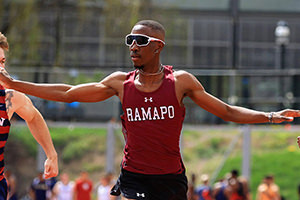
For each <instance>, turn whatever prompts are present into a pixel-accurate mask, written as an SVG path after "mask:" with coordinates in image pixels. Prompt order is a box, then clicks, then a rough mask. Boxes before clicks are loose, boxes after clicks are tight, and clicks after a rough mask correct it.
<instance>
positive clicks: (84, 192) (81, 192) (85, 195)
mask: <svg viewBox="0 0 300 200" xmlns="http://www.w3.org/2000/svg"><path fill="white" fill-rule="evenodd" d="M92 190H93V183H92V181H91V180H90V179H89V174H88V172H87V171H83V172H81V173H80V177H79V178H78V179H77V180H76V182H75V186H74V199H75V200H91V193H92Z"/></svg>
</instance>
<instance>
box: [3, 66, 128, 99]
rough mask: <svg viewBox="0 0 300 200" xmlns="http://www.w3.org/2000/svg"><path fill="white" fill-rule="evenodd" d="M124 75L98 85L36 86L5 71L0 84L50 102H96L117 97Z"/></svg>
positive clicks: (116, 73)
mask: <svg viewBox="0 0 300 200" xmlns="http://www.w3.org/2000/svg"><path fill="white" fill-rule="evenodd" d="M125 78H126V73H123V72H115V73H113V74H111V75H109V76H107V77H106V78H104V79H103V80H102V81H100V82H98V83H87V84H80V85H76V86H72V85H67V84H38V83H31V82H27V81H20V80H15V79H13V78H11V77H10V76H9V74H8V73H7V72H6V71H5V69H1V70H0V84H2V85H3V86H4V87H6V88H11V89H14V90H17V91H20V92H23V93H26V94H29V95H32V96H36V97H40V98H43V99H47V100H52V101H62V102H74V101H78V102H98V101H103V100H105V99H107V98H109V97H111V96H113V95H119V93H120V92H121V91H120V90H122V85H123V81H124V80H125Z"/></svg>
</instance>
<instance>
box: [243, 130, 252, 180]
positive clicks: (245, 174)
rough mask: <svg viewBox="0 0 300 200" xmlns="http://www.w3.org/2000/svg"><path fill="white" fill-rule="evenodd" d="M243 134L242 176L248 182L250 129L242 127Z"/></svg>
mask: <svg viewBox="0 0 300 200" xmlns="http://www.w3.org/2000/svg"><path fill="white" fill-rule="evenodd" d="M242 133H243V161H242V175H243V177H245V178H247V180H249V178H250V160H251V159H250V158H251V128H250V126H249V125H245V126H243V127H242Z"/></svg>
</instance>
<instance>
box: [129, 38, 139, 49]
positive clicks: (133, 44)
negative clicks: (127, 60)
mask: <svg viewBox="0 0 300 200" xmlns="http://www.w3.org/2000/svg"><path fill="white" fill-rule="evenodd" d="M138 49H139V46H138V45H137V43H136V41H135V40H133V42H132V44H131V46H130V50H131V51H137V50H138Z"/></svg>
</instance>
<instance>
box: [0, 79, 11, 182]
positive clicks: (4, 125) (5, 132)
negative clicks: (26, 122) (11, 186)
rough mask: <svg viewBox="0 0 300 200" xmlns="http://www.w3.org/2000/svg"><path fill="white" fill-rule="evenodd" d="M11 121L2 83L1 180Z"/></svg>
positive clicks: (0, 99) (0, 90)
mask: <svg viewBox="0 0 300 200" xmlns="http://www.w3.org/2000/svg"><path fill="white" fill-rule="evenodd" d="M9 129H10V122H9V119H8V115H7V111H6V104H5V89H4V87H3V86H1V85H0V181H1V180H2V179H3V178H4V175H3V172H4V148H5V144H6V141H7V138H8V134H9Z"/></svg>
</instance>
